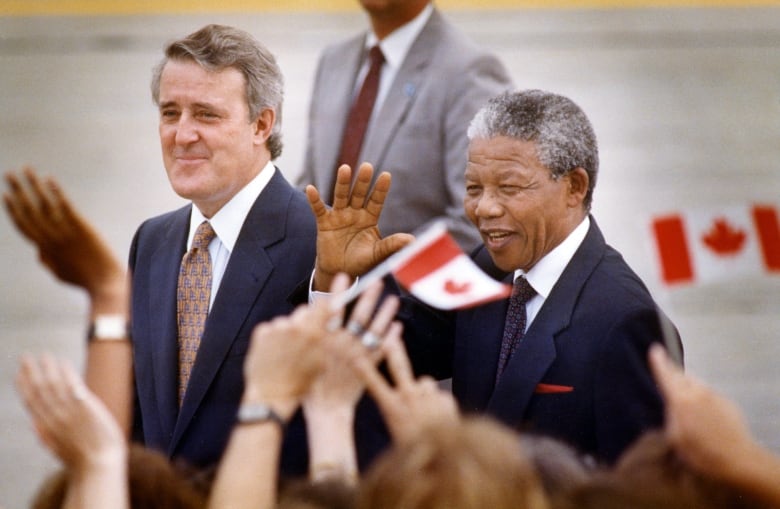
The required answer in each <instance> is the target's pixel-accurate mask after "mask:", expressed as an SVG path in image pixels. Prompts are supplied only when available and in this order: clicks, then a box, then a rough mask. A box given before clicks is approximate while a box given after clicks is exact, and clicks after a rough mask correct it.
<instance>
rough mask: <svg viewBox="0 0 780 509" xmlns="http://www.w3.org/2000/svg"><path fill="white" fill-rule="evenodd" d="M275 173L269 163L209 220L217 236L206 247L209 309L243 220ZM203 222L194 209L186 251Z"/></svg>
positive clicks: (199, 214) (193, 208)
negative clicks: (209, 263) (207, 255)
mask: <svg viewBox="0 0 780 509" xmlns="http://www.w3.org/2000/svg"><path fill="white" fill-rule="evenodd" d="M275 171H276V168H275V167H274V165H273V163H272V162H271V161H269V162H268V164H266V165H265V167H264V168H263V169H262V170H260V173H258V174H257V176H256V177H255V178H253V179H252V180H251V181H249V183H248V184H247V185H245V186H244V187H243V189H241V190H240V191H239V192H238V193H236V195H235V196H233V198H231V199H230V201H229V202H227V203H226V204H225V205H223V206H222V208H221V209H219V210H218V211H217V213H216V214H214V216H213V217H212V218H211V219H209V220H208V222H209V223H211V227H212V228H213V229H214V233H216V236H215V237H214V239H213V240H212V241H211V243H210V244H209V254H210V255H211V300H210V301H209V309H211V305H212V304H214V297H216V296H217V290H218V289H219V285H220V283H221V282H222V276H224V275H225V268H227V264H228V261H229V260H230V253H232V252H233V247H234V246H235V245H236V240H238V234H239V233H240V232H241V227H242V226H244V221H246V216H248V215H249V210H250V209H251V208H252V205H254V203H255V201H256V200H257V197H258V196H260V193H261V192H262V191H263V189H265V186H267V185H268V182H269V181H270V180H271V177H273V176H274V172H275ZM203 221H206V218H205V217H204V216H203V214H201V212H200V210H198V207H195V206H193V207H192V212H191V213H190V232H189V234H188V235H187V251H189V250H190V248H191V247H192V241H193V239H194V238H195V230H197V228H198V225H200V223H202V222H203Z"/></svg>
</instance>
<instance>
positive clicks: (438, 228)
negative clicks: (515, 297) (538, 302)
mask: <svg viewBox="0 0 780 509" xmlns="http://www.w3.org/2000/svg"><path fill="white" fill-rule="evenodd" d="M389 273H392V274H393V276H394V277H395V279H396V280H397V281H398V282H399V283H400V284H401V286H403V287H404V288H405V289H407V290H408V291H409V292H410V293H411V294H412V295H414V296H415V297H417V298H418V299H420V300H421V301H423V302H425V303H426V304H428V305H429V306H432V307H435V308H439V309H447V310H449V309H462V308H467V307H472V306H477V305H479V304H483V303H485V302H489V301H492V300H498V299H505V298H507V297H509V295H510V294H511V293H512V287H510V286H509V285H506V284H504V283H501V282H499V281H496V280H495V279H493V278H491V277H490V276H488V275H487V274H485V273H484V272H483V271H482V270H481V269H480V268H479V267H478V266H477V265H476V264H475V263H474V262H473V261H472V260H471V258H469V257H468V256H467V255H466V254H465V253H464V252H463V251H462V250H461V249H460V247H459V246H458V244H457V242H455V239H453V238H452V236H451V235H450V234H449V232H448V231H447V228H446V226H445V224H444V223H443V222H437V223H434V224H433V225H432V226H431V227H430V228H429V229H428V230H426V231H425V232H424V233H422V234H421V235H419V236H418V237H417V240H415V241H414V242H412V243H411V244H410V245H408V246H406V247H405V248H404V249H402V250H401V251H399V252H397V253H396V254H394V255H393V256H391V257H390V258H388V259H387V260H385V261H384V262H382V263H381V264H379V265H378V266H377V267H376V268H374V269H373V270H372V271H371V272H369V273H368V274H366V275H365V276H363V277H362V278H360V281H359V282H358V284H357V285H356V287H355V288H354V289H353V291H351V292H349V293H350V297H344V299H345V300H349V298H353V297H354V296H356V295H358V294H359V293H360V292H361V291H362V290H363V289H364V288H365V287H366V286H368V285H370V284H371V283H373V282H374V281H376V280H377V279H381V278H383V277H384V276H386V275H387V274H389Z"/></svg>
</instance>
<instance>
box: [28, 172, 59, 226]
mask: <svg viewBox="0 0 780 509" xmlns="http://www.w3.org/2000/svg"><path fill="white" fill-rule="evenodd" d="M24 176H25V178H26V179H27V186H28V187H29V189H30V191H31V192H32V195H33V197H34V199H35V200H36V201H37V202H38V207H39V208H38V210H39V211H40V212H41V214H42V215H43V216H44V217H50V216H51V215H52V214H53V213H54V209H55V207H54V203H53V201H52V199H51V196H50V194H49V192H48V190H47V189H46V188H45V187H44V184H43V182H42V181H41V179H40V178H39V177H38V175H37V174H36V173H35V170H33V169H32V168H30V167H29V166H27V167H25V168H24Z"/></svg>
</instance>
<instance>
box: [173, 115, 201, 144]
mask: <svg viewBox="0 0 780 509" xmlns="http://www.w3.org/2000/svg"><path fill="white" fill-rule="evenodd" d="M175 139H176V144H177V145H189V144H191V143H194V142H196V141H197V140H198V129H197V126H196V125H195V119H193V118H192V117H191V116H190V115H188V114H186V113H185V114H182V115H181V117H179V121H178V122H177V123H176V137H175Z"/></svg>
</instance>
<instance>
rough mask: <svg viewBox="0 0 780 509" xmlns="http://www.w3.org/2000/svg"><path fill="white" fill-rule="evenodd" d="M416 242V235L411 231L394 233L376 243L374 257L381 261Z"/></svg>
mask: <svg viewBox="0 0 780 509" xmlns="http://www.w3.org/2000/svg"><path fill="white" fill-rule="evenodd" d="M412 242H414V235H412V234H410V233H394V234H392V235H389V236H387V237H385V238H383V239H381V240H379V241H377V242H376V243H375V244H374V257H375V258H376V263H380V262H382V261H384V260H385V259H387V258H388V257H390V256H391V255H393V254H395V253H397V252H398V251H400V250H401V249H403V248H405V247H406V246H408V245H409V244H411V243H412Z"/></svg>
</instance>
